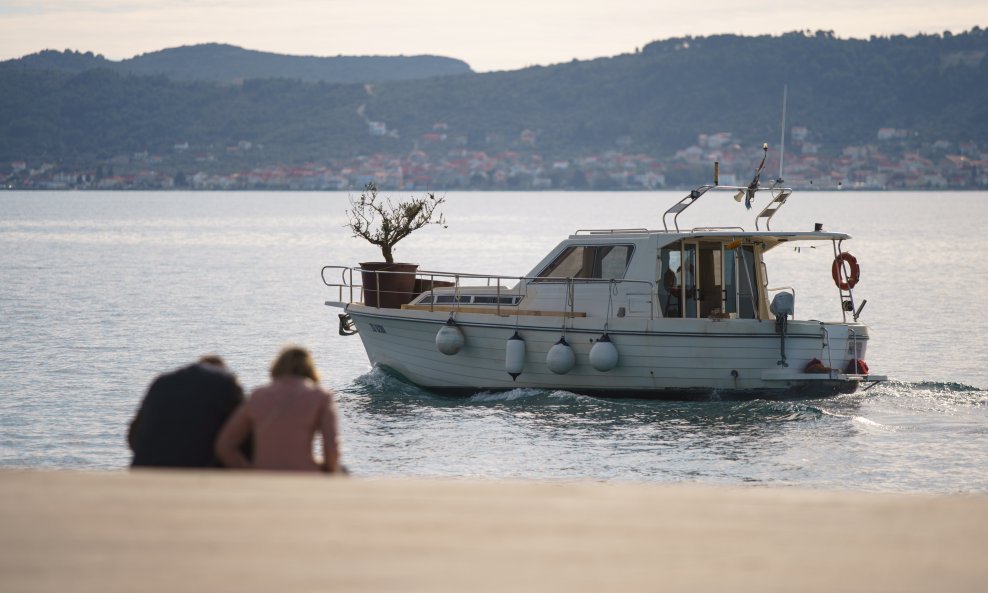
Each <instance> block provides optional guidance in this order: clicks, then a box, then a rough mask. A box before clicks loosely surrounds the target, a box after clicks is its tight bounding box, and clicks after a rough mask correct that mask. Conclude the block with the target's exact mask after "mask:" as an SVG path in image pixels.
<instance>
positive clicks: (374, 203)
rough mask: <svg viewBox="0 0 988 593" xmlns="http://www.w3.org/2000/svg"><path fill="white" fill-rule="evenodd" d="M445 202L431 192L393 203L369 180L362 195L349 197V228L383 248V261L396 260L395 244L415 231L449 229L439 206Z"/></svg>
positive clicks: (355, 235) (358, 235) (357, 235)
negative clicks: (383, 196) (436, 227)
mask: <svg viewBox="0 0 988 593" xmlns="http://www.w3.org/2000/svg"><path fill="white" fill-rule="evenodd" d="M445 202H446V198H437V197H436V195H435V194H433V193H428V194H426V195H425V197H424V198H415V197H412V198H409V200H408V201H399V202H397V203H395V202H393V201H392V200H391V198H389V197H385V198H383V199H381V198H379V197H378V195H377V186H375V185H374V184H373V183H368V184H367V186H366V187H365V188H364V191H363V192H362V193H361V194H360V198H359V199H357V200H355V199H354V198H353V197H351V198H350V210H347V227H348V228H349V229H350V231H351V232H353V236H354V237H360V238H362V239H365V240H366V241H368V242H369V243H371V244H373V245H377V246H378V247H380V248H381V254H382V255H383V256H384V261H386V262H388V263H394V246H395V244H396V243H398V241H401V240H402V239H404V238H405V237H407V236H408V235H410V234H412V232H413V231H417V230H418V229H420V228H422V227H425V226H427V225H430V224H437V225H440V226H442V227H443V228H446V218H445V217H444V216H443V213H442V212H436V209H437V208H438V207H439V206H440V205H442V204H443V203H445Z"/></svg>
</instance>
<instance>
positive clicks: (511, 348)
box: [504, 332, 525, 381]
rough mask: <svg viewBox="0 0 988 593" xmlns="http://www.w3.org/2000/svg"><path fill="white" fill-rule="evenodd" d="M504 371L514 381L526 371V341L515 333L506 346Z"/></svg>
mask: <svg viewBox="0 0 988 593" xmlns="http://www.w3.org/2000/svg"><path fill="white" fill-rule="evenodd" d="M504 370H506V371H508V374H509V375H511V380H512V381H514V380H515V379H517V378H518V375H520V374H521V372H522V371H523V370H525V340H523V339H522V337H521V336H519V335H518V332H515V335H513V336H511V337H510V338H508V343H507V344H505V346H504Z"/></svg>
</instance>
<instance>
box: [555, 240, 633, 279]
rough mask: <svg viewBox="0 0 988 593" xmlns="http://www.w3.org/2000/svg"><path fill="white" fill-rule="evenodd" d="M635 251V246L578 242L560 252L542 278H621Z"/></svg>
mask: <svg viewBox="0 0 988 593" xmlns="http://www.w3.org/2000/svg"><path fill="white" fill-rule="evenodd" d="M633 252H634V249H633V247H632V246H631V245H599V246H597V245H586V246H584V245H574V246H573V247H569V248H567V249H566V250H565V251H563V252H562V253H560V254H559V256H558V257H556V259H555V260H553V262H552V263H551V264H549V266H548V267H547V268H546V269H544V270H542V272H541V273H539V275H538V277H539V278H540V279H541V278H544V279H550V278H554V279H563V278H583V279H587V280H621V279H623V278H624V275H625V273H626V272H627V271H628V264H629V263H631V255H632V253H633Z"/></svg>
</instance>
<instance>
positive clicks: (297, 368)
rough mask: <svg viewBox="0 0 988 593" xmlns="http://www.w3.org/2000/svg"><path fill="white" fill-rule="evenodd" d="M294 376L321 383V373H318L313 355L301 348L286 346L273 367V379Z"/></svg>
mask: <svg viewBox="0 0 988 593" xmlns="http://www.w3.org/2000/svg"><path fill="white" fill-rule="evenodd" d="M288 375H294V376H296V377H305V378H307V379H312V380H313V381H315V382H316V383H318V382H319V373H318V372H316V365H315V363H314V362H313V361H312V354H310V353H309V351H308V350H306V349H305V348H302V347H301V346H286V347H285V348H282V350H281V353H280V354H278V358H276V359H275V360H274V363H273V364H272V365H271V378H272V379H277V378H278V377H284V376H288Z"/></svg>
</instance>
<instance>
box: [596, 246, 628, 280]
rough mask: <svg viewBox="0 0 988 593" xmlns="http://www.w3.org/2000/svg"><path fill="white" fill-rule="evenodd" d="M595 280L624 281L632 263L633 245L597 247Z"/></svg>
mask: <svg viewBox="0 0 988 593" xmlns="http://www.w3.org/2000/svg"><path fill="white" fill-rule="evenodd" d="M594 251H595V252H596V254H595V258H594V274H593V278H599V279H601V280H622V279H624V274H625V272H627V271H628V264H629V263H631V251H632V250H631V245H608V246H607V247H595V248H594Z"/></svg>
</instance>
